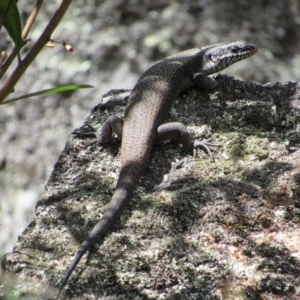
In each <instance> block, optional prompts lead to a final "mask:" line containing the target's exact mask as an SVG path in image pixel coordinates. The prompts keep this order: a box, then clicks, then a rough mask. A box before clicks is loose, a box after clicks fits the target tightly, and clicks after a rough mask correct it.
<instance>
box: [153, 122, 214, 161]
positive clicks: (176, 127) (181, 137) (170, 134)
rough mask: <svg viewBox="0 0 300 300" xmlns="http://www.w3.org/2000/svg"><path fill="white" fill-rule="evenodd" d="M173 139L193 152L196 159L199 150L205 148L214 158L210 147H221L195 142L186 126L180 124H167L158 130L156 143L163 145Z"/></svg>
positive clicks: (204, 142)
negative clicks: (162, 143)
mask: <svg viewBox="0 0 300 300" xmlns="http://www.w3.org/2000/svg"><path fill="white" fill-rule="evenodd" d="M172 139H176V140H178V142H179V143H180V144H182V146H183V147H184V148H185V149H186V150H187V151H189V152H193V156H194V157H195V155H196V149H197V148H204V149H205V150H206V151H207V153H208V154H209V156H210V157H211V158H212V154H211V151H210V148H209V147H210V146H211V147H220V145H216V144H210V143H208V142H206V141H194V140H193V139H192V137H191V135H190V134H189V132H188V130H187V128H186V126H184V125H183V124H182V123H179V122H172V123H165V124H162V125H160V126H159V127H158V128H157V136H156V139H155V143H161V142H163V141H167V140H172Z"/></svg>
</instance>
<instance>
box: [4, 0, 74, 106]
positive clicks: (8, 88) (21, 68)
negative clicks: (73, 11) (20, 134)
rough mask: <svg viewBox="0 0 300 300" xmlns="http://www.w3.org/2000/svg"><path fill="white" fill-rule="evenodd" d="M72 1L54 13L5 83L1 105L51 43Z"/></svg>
mask: <svg viewBox="0 0 300 300" xmlns="http://www.w3.org/2000/svg"><path fill="white" fill-rule="evenodd" d="M71 2H72V0H63V1H62V3H61V5H60V7H59V8H58V9H57V11H56V12H55V13H54V15H53V17H52V19H51V20H50V22H49V24H48V25H47V27H46V28H45V30H44V32H43V33H42V34H41V36H40V37H39V39H38V40H37V41H36V43H35V44H34V45H33V47H32V48H31V49H30V51H29V52H28V53H27V55H26V56H25V57H24V59H23V60H22V61H20V63H19V64H18V66H17V67H16V69H15V70H14V71H13V73H12V74H11V76H10V77H9V79H8V80H7V81H6V82H5V84H4V85H3V87H2V88H1V89H0V103H2V102H3V101H4V99H5V98H6V97H7V96H8V95H9V94H10V93H11V92H13V91H14V87H15V85H16V83H17V82H18V81H19V79H20V78H21V76H22V75H23V74H24V72H25V71H26V70H27V68H28V67H29V66H30V64H31V63H32V61H33V60H34V59H35V58H36V56H37V55H38V54H39V52H40V51H41V50H42V48H43V47H44V46H45V44H46V43H47V42H48V41H49V38H50V37H51V34H52V33H53V31H54V30H55V28H56V27H57V25H58V24H59V22H60V21H61V19H62V17H63V16H64V14H65V13H66V11H67V9H68V7H69V5H70V4H71Z"/></svg>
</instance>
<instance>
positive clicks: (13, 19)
mask: <svg viewBox="0 0 300 300" xmlns="http://www.w3.org/2000/svg"><path fill="white" fill-rule="evenodd" d="M10 2H11V3H10ZM8 7H9V10H8V11H7V8H8ZM3 18H4V22H3ZM0 20H1V22H3V26H4V27H5V28H6V30H7V32H8V34H9V35H10V37H11V38H12V40H13V41H14V43H15V45H16V47H17V49H20V48H21V45H22V26H21V18H20V14H19V10H18V7H17V4H16V1H15V0H0Z"/></svg>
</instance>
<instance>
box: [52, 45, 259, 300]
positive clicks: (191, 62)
mask: <svg viewBox="0 0 300 300" xmlns="http://www.w3.org/2000/svg"><path fill="white" fill-rule="evenodd" d="M256 51H257V48H256V46H255V45H252V44H248V43H246V42H244V41H237V42H233V43H224V44H217V45H213V46H208V47H204V48H201V49H198V48H195V49H191V50H187V51H183V52H180V53H177V54H174V55H171V56H169V57H167V58H165V59H163V60H162V61H160V62H158V63H157V64H155V65H153V66H152V67H151V68H149V69H148V70H147V71H146V72H145V73H144V74H143V75H142V77H141V78H140V79H139V80H138V82H137V84H136V85H135V87H134V88H133V90H132V92H131V94H130V97H129V99H128V103H127V106H126V110H125V116H124V124H123V130H122V121H121V120H120V119H119V118H118V117H116V116H114V117H111V118H109V119H107V120H106V122H105V123H104V125H103V127H102V128H103V132H102V133H101V134H100V137H99V140H98V142H99V144H104V143H107V142H109V140H110V136H111V131H112V129H113V128H118V132H117V134H118V135H119V136H120V135H121V132H122V146H121V168H120V174H119V179H118V182H117V185H116V189H115V191H114V194H113V196H112V199H111V201H110V203H109V204H108V207H107V209H106V211H105V213H104V214H103V216H102V218H101V219H100V220H99V222H98V223H97V224H96V225H95V227H94V228H93V229H92V231H91V232H90V233H89V235H88V237H87V238H86V239H85V240H84V242H83V243H82V244H81V246H80V248H79V250H78V251H77V253H76V255H75V257H74V259H73V261H72V263H71V266H70V267H69V269H68V271H67V273H66V275H65V277H64V279H63V281H62V284H61V286H60V288H59V294H58V296H57V298H58V297H59V295H60V293H61V291H62V289H63V288H64V286H65V285H66V283H67V281H68V278H69V277H70V275H71V273H72V272H73V270H74V269H75V267H76V265H77V264H78V262H79V260H80V259H81V257H82V256H83V255H84V254H85V253H86V251H87V250H88V249H89V248H90V247H91V246H92V245H93V244H94V243H95V242H96V241H97V240H98V239H99V238H100V237H102V236H103V235H104V233H105V232H106V231H107V229H109V228H110V227H111V225H112V224H113V223H114V222H115V221H116V219H117V218H118V217H119V216H120V214H121V213H122V211H123V210H124V208H125V206H126V203H127V202H128V200H129V198H130V197H131V195H132V192H133V190H134V188H135V186H136V184H137V182H138V180H139V177H140V175H141V172H142V171H143V169H144V167H145V164H146V163H147V160H148V157H149V154H150V152H151V149H152V145H153V143H154V142H155V141H157V142H162V141H165V140H168V139H173V138H177V139H178V141H179V143H181V144H182V145H183V147H184V148H185V149H186V150H187V151H192V150H194V149H195V148H198V147H204V148H205V149H206V150H208V151H209V148H208V146H207V145H209V144H207V145H206V144H205V143H203V142H199V141H198V142H194V141H193V140H192V138H191V136H190V135H189V133H188V131H187V129H186V127H185V126H184V125H183V124H181V123H177V122H174V123H169V124H163V122H164V121H165V119H166V118H167V116H168V114H169V111H170V109H171V106H172V104H173V102H174V101H175V99H176V97H177V96H178V94H179V93H181V92H182V91H183V90H185V89H187V88H189V87H191V86H194V85H198V86H200V87H202V88H206V89H212V88H216V87H217V86H218V85H219V84H220V83H219V82H218V81H217V80H215V79H213V78H210V77H208V76H207V75H210V74H213V73H215V72H218V71H220V70H222V69H224V68H226V67H228V66H229V65H231V64H233V63H235V62H237V61H239V60H242V59H244V58H246V57H249V56H251V55H253V54H254V53H256Z"/></svg>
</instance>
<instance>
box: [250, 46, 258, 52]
mask: <svg viewBox="0 0 300 300" xmlns="http://www.w3.org/2000/svg"><path fill="white" fill-rule="evenodd" d="M257 50H258V47H257V46H256V45H253V50H252V51H251V53H252V54H255V53H256V52H257Z"/></svg>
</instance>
